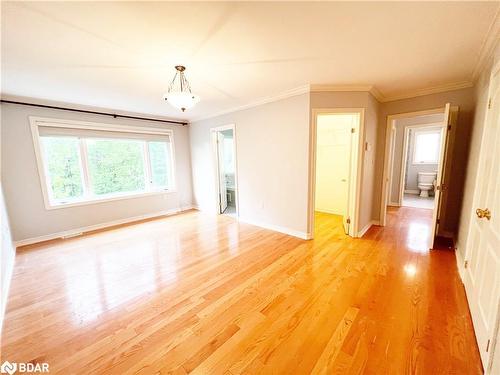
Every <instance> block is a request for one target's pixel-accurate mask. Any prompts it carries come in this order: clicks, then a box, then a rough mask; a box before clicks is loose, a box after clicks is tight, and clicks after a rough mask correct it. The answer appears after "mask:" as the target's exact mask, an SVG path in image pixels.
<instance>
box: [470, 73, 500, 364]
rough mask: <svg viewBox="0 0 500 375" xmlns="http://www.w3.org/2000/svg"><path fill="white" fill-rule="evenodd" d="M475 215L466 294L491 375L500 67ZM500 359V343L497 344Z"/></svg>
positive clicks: (497, 289) (498, 272) (497, 268)
mask: <svg viewBox="0 0 500 375" xmlns="http://www.w3.org/2000/svg"><path fill="white" fill-rule="evenodd" d="M489 100H490V102H489V109H487V110H486V117H485V124H484V130H483V136H482V142H481V149H480V156H479V166H478V173H477V177H476V186H475V191H474V200H473V202H474V203H473V211H472V212H471V215H472V216H473V217H472V218H471V224H470V229H469V236H468V240H467V245H466V255H465V259H466V262H467V263H466V268H465V277H464V283H465V290H466V291H467V298H468V301H469V307H470V311H471V315H472V321H473V323H474V330H475V332H476V338H477V343H478V345H479V352H480V354H481V360H482V362H483V367H484V369H485V370H486V373H488V368H489V365H490V359H491V354H492V353H491V352H492V345H493V340H494V337H495V325H496V322H497V319H498V310H499V303H500V64H497V66H496V69H495V70H494V71H493V73H492V76H491V81H490V92H489ZM496 348H497V349H496V350H497V353H496V355H500V351H498V350H500V343H497V344H496Z"/></svg>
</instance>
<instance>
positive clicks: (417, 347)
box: [1, 208, 482, 375]
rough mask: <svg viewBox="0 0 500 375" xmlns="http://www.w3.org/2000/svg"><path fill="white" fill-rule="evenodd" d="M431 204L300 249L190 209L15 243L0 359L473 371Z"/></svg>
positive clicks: (162, 367)
mask: <svg viewBox="0 0 500 375" xmlns="http://www.w3.org/2000/svg"><path fill="white" fill-rule="evenodd" d="M430 221H431V214H430V211H429V210H423V209H415V208H399V209H395V208H391V209H389V211H388V225H387V226H386V227H383V228H382V227H372V228H371V229H370V230H369V231H368V232H367V233H366V235H365V236H364V237H363V238H362V239H352V238H350V237H348V236H346V235H345V234H344V232H343V228H342V220H341V218H340V217H337V216H334V215H329V214H324V213H318V214H317V215H316V230H315V239H314V240H311V241H304V240H300V239H298V238H294V237H290V236H287V235H284V234H281V233H277V232H272V231H269V230H265V229H262V228H258V227H255V226H252V225H248V224H244V223H238V222H237V221H235V220H234V219H233V218H230V217H225V216H219V217H213V216H207V215H204V214H202V213H199V212H196V211H192V212H188V213H184V214H180V215H176V216H171V217H167V218H161V219H157V220H148V221H145V222H141V223H138V224H136V225H127V226H122V227H118V228H114V229H112V230H108V231H99V232H96V233H92V234H89V235H85V236H82V237H79V238H72V239H68V240H58V241H50V242H47V243H44V244H39V245H30V246H28V247H25V248H23V249H20V250H19V252H18V254H17V256H16V264H15V269H14V273H13V279H12V288H11V292H10V296H9V301H8V305H7V313H6V316H5V321H4V327H3V332H2V338H1V357H2V361H3V360H9V361H11V362H32V363H38V362H48V363H49V365H50V369H51V373H55V374H90V373H92V374H119V375H123V374H143V375H147V374H182V375H186V374H223V375H224V374H226V375H237V374H252V375H255V374H266V375H267V374H292V373H293V374H310V373H311V374H381V373H383V374H398V375H399V374H425V375H426V374H434V373H436V374H480V373H482V368H481V364H480V360H479V354H478V351H477V347H476V344H475V339H474V333H473V330H472V323H471V319H470V314H469V311H468V306H467V301H466V298H465V292H464V289H463V286H462V284H461V281H460V278H459V276H458V272H457V269H456V262H455V257H454V254H453V252H452V251H446V250H439V251H429V250H428V249H427V241H428V239H427V237H426V236H428V235H429V233H430V231H429V228H430V227H429V226H430Z"/></svg>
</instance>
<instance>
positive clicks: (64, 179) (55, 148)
mask: <svg viewBox="0 0 500 375" xmlns="http://www.w3.org/2000/svg"><path fill="white" fill-rule="evenodd" d="M41 142H42V147H43V150H44V159H45V160H44V162H45V166H46V171H47V172H46V173H47V175H48V176H47V177H48V180H49V184H50V186H49V189H50V190H51V191H50V196H51V198H52V199H53V200H57V201H64V200H69V199H77V198H79V197H81V196H82V195H83V183H82V172H81V170H80V152H79V141H78V138H73V137H42V138H41Z"/></svg>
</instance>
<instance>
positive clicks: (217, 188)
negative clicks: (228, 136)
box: [210, 124, 240, 217]
mask: <svg viewBox="0 0 500 375" xmlns="http://www.w3.org/2000/svg"><path fill="white" fill-rule="evenodd" d="M224 130H232V131H233V159H234V200H235V202H234V203H235V205H236V217H239V216H240V205H239V189H238V156H237V152H236V151H237V147H236V126H235V124H227V125H222V126H217V127H215V128H210V138H211V140H212V160H213V164H214V168H213V170H214V184H215V189H214V190H215V196H214V198H215V212H216V214H217V215H222V213H221V212H219V211H220V206H219V196H220V182H219V180H220V179H219V154H218V150H217V133H218V132H221V131H224Z"/></svg>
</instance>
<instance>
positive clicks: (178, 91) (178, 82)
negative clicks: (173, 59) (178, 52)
mask: <svg viewBox="0 0 500 375" xmlns="http://www.w3.org/2000/svg"><path fill="white" fill-rule="evenodd" d="M175 69H176V72H175V75H174V79H173V80H172V82H171V83H170V86H169V87H168V92H167V93H166V94H165V95H164V96H163V98H164V99H165V100H166V101H167V102H169V103H170V104H171V105H172V106H174V107H175V108H178V109H180V110H181V111H182V112H184V111H185V110H186V109H189V108H192V107H193V106H194V105H195V104H196V103H198V102H199V101H200V97H199V96H197V95H194V94H193V93H192V92H191V86H190V85H189V82H188V80H187V79H186V76H185V75H184V71H185V70H186V67H184V66H182V65H177V66H176V67H175Z"/></svg>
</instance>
